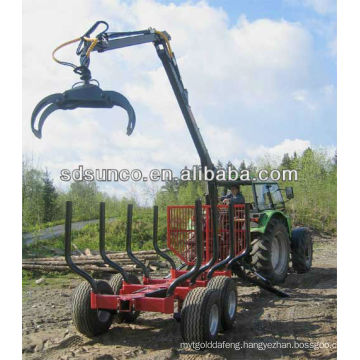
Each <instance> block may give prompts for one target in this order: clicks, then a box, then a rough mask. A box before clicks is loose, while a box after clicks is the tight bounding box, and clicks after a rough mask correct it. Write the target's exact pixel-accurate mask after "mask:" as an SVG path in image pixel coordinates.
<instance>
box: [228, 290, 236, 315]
mask: <svg viewBox="0 0 360 360" xmlns="http://www.w3.org/2000/svg"><path fill="white" fill-rule="evenodd" d="M235 311H236V294H235V291H232V292H231V293H230V294H229V300H228V315H229V318H230V319H232V318H233V317H234V316H235Z"/></svg>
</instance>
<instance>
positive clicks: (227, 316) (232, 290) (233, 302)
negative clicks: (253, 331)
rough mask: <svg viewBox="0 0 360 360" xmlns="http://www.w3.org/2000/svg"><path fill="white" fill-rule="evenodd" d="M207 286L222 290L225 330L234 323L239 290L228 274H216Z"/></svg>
mask: <svg viewBox="0 0 360 360" xmlns="http://www.w3.org/2000/svg"><path fill="white" fill-rule="evenodd" d="M207 287H208V288H210V289H215V290H219V291H220V309H221V325H222V328H223V329H224V330H228V329H231V328H232V327H233V325H234V321H235V317H236V309H237V291H236V285H235V282H234V280H233V279H231V278H229V277H228V276H215V277H213V278H212V279H210V281H209V283H208V284H207Z"/></svg>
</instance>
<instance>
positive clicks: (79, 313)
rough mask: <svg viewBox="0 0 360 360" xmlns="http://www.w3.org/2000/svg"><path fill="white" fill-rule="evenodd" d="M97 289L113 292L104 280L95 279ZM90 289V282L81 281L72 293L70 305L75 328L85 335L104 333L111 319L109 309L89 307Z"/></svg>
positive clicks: (105, 292) (91, 335)
mask: <svg viewBox="0 0 360 360" xmlns="http://www.w3.org/2000/svg"><path fill="white" fill-rule="evenodd" d="M97 289H98V292H99V293H100V294H109V295H113V294H114V293H113V291H112V289H111V286H110V285H109V284H108V283H107V282H106V281H102V280H97ZM90 291H91V286H90V284H89V283H88V282H87V281H83V282H82V283H81V284H80V285H79V286H78V287H77V288H76V289H75V291H74V293H73V297H72V306H71V313H72V320H73V323H74V325H75V327H76V329H77V330H78V331H79V332H81V333H82V334H84V335H85V336H87V337H93V336H96V335H100V334H103V333H105V332H106V331H107V330H108V329H109V327H110V326H111V323H112V319H113V314H112V312H111V311H107V310H96V309H91V307H90Z"/></svg>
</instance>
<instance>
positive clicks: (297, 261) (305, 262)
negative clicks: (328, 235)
mask: <svg viewBox="0 0 360 360" xmlns="http://www.w3.org/2000/svg"><path fill="white" fill-rule="evenodd" d="M312 257H313V242H312V238H311V234H310V232H309V229H307V228H304V227H300V228H297V229H294V230H293V231H292V233H291V260H292V265H293V268H294V270H295V271H296V272H297V273H298V274H304V273H306V272H308V271H309V270H310V269H311V265H312Z"/></svg>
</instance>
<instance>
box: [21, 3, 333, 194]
mask: <svg viewBox="0 0 360 360" xmlns="http://www.w3.org/2000/svg"><path fill="white" fill-rule="evenodd" d="M97 20H105V21H107V22H108V23H109V25H110V31H127V30H140V29H146V28H149V27H154V28H156V29H158V30H166V31H167V32H168V33H169V34H170V35H171V38H172V40H171V46H172V48H173V51H174V52H175V55H176V58H177V62H178V65H179V68H180V72H181V75H182V79H183V82H184V86H185V87H186V88H187V89H188V92H189V102H190V105H191V107H192V111H193V113H194V116H195V118H196V121H197V123H198V125H199V128H200V131H201V133H202V136H203V138H204V141H205V144H206V145H207V148H208V150H209V153H210V156H211V158H212V159H213V162H214V163H216V162H217V161H218V160H220V161H222V162H226V161H228V160H231V161H232V163H233V164H235V165H239V164H240V162H241V161H242V160H245V161H246V162H247V163H248V162H250V161H254V162H256V161H258V159H259V158H261V157H262V156H263V155H266V156H268V157H271V158H273V159H275V160H279V159H281V157H282V156H283V154H284V153H286V152H287V153H293V152H294V151H296V152H298V153H301V152H302V151H303V150H305V149H306V148H307V147H309V146H312V147H314V148H322V149H325V150H326V151H328V152H329V154H332V153H334V151H335V149H336V86H337V84H336V1H333V0H242V1H235V0H228V1H220V0H208V1H178V0H176V1H165V0H157V1H156V0H135V1H119V0H100V1H89V0H77V1H70V0H60V1H59V0H52V1H51V2H50V1H46V0H33V1H31V2H24V3H23V153H24V156H26V157H27V158H30V159H33V161H34V163H36V164H37V165H39V166H41V167H42V168H47V169H48V171H49V172H50V174H51V176H52V177H53V178H54V181H55V184H56V185H57V186H60V187H66V186H67V185H68V184H67V183H63V182H61V180H60V179H59V176H60V170H61V169H65V168H66V169H70V170H72V169H75V168H77V167H78V166H79V165H83V166H84V168H89V169H96V168H100V169H104V168H111V169H124V168H128V169H135V168H137V169H141V170H142V171H143V172H147V171H149V170H150V169H152V168H158V169H161V168H170V169H173V170H174V171H175V173H176V172H177V171H179V170H180V169H182V168H183V167H184V166H185V165H187V166H192V165H193V164H198V163H199V158H198V155H197V153H196V150H195V147H194V145H193V144H192V142H191V138H190V135H189V133H188V130H187V128H186V125H185V122H184V120H183V118H182V115H181V112H180V109H179V108H178V105H177V102H176V99H175V97H174V94H173V92H172V89H171V86H170V84H169V83H168V80H167V77H166V74H165V71H164V69H163V68H162V65H161V62H160V60H159V58H158V56H157V54H156V51H155V49H154V47H153V46H152V45H151V44H145V45H140V46H137V47H132V48H126V49H121V50H115V51H111V52H107V53H103V54H98V53H93V54H92V55H91V66H90V68H91V71H92V75H93V77H94V78H95V79H97V80H98V81H99V82H100V85H101V88H102V89H103V90H115V91H118V92H120V93H122V94H123V95H125V96H126V97H127V98H128V100H129V101H130V102H131V104H132V106H133V107H134V109H135V112H136V117H137V124H136V127H135V130H134V133H133V135H131V136H130V137H128V136H127V135H126V126H127V120H126V119H127V118H126V114H125V112H124V111H123V110H121V109H118V108H117V109H111V110H109V109H77V110H73V111H62V110H58V111H57V112H55V113H53V114H52V115H51V116H50V117H49V118H48V119H47V121H46V122H45V125H44V128H43V138H42V139H41V140H39V139H37V138H36V137H35V136H34V135H33V134H32V132H31V129H30V117H31V113H32V110H33V108H34V107H35V105H36V104H37V103H38V102H39V101H40V100H41V99H42V98H43V97H45V96H47V95H49V94H52V93H58V92H63V91H65V90H67V89H69V88H70V87H71V86H72V84H73V83H75V82H77V81H79V78H78V77H77V75H75V74H74V73H73V72H72V70H71V68H68V67H64V66H60V65H58V64H56V63H55V62H54V61H52V60H51V52H52V50H53V49H54V48H55V47H56V46H58V45H59V44H61V43H63V42H65V41H67V40H70V39H73V38H76V37H78V36H80V35H82V34H83V33H84V32H85V31H86V30H87V29H88V28H89V27H90V26H91V25H92V24H93V23H94V22H95V21H97ZM75 48H76V47H75V46H69V47H68V48H67V49H64V50H61V51H59V53H58V57H59V58H61V59H64V60H66V61H72V62H76V63H77V62H78V59H77V58H76V55H75ZM136 186H138V185H136V184H135V183H132V182H128V183H114V182H112V183H103V184H101V185H100V187H101V190H104V191H107V192H108V193H110V194H112V195H116V196H121V195H124V194H127V193H128V192H132V191H134V187H136ZM146 186H148V185H146Z"/></svg>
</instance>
